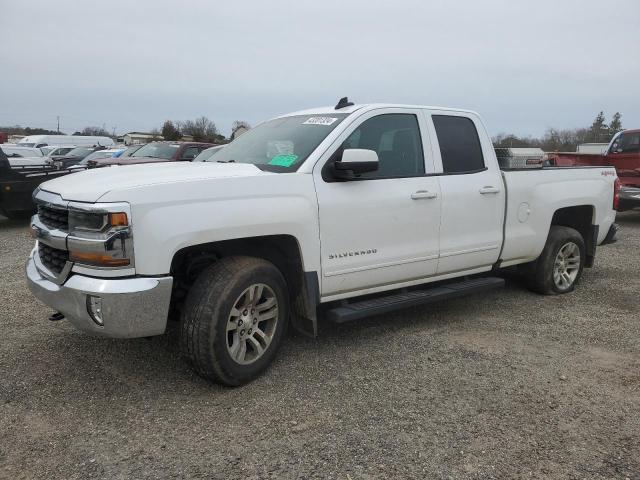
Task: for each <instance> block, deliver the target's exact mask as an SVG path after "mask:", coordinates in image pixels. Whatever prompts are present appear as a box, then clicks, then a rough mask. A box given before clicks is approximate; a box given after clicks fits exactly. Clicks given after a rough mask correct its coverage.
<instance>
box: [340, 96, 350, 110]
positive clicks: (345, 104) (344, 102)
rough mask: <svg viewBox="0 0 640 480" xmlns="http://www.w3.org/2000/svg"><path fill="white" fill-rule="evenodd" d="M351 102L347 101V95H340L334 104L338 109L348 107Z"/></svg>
mask: <svg viewBox="0 0 640 480" xmlns="http://www.w3.org/2000/svg"><path fill="white" fill-rule="evenodd" d="M353 104H354V103H353V102H350V101H349V97H342V98H341V99H340V101H339V102H338V104H337V105H336V110H340V109H341V108H345V107H350V106H351V105H353Z"/></svg>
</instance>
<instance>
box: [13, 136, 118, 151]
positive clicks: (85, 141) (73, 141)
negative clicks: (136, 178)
mask: <svg viewBox="0 0 640 480" xmlns="http://www.w3.org/2000/svg"><path fill="white" fill-rule="evenodd" d="M18 145H20V146H23V147H38V148H39V147H46V146H47V145H56V146H59V147H63V146H66V145H73V146H75V147H80V146H93V145H101V146H103V147H111V146H113V145H114V142H113V139H111V138H109V137H99V136H86V135H29V136H27V137H24V138H22V139H21V140H20V141H19V142H18Z"/></svg>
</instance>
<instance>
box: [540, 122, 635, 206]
mask: <svg viewBox="0 0 640 480" xmlns="http://www.w3.org/2000/svg"><path fill="white" fill-rule="evenodd" d="M547 159H548V161H549V163H550V164H552V165H558V166H573V165H579V166H600V165H605V166H611V167H615V169H616V172H617V174H618V178H619V179H620V201H619V205H618V210H619V211H624V210H630V209H632V208H640V129H639V130H623V131H622V132H618V133H617V134H616V135H615V136H614V137H613V138H612V139H611V141H610V142H609V145H608V147H607V149H606V150H605V153H604V155H600V154H589V153H576V152H554V153H549V154H548V155H547Z"/></svg>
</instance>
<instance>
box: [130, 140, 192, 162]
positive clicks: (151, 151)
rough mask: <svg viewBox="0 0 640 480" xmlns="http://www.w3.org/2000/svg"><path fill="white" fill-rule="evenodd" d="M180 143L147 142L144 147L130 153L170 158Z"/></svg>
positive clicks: (133, 155)
mask: <svg viewBox="0 0 640 480" xmlns="http://www.w3.org/2000/svg"><path fill="white" fill-rule="evenodd" d="M179 147H180V145H171V144H169V143H147V144H146V145H145V146H144V147H140V149H139V150H137V151H135V152H133V153H132V154H131V156H132V157H151V158H164V159H165V160H170V159H172V158H173V157H174V156H175V154H176V151H177V150H178V148H179Z"/></svg>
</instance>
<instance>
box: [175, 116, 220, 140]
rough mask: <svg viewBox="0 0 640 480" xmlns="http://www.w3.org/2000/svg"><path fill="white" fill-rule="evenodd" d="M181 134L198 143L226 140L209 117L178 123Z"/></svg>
mask: <svg viewBox="0 0 640 480" xmlns="http://www.w3.org/2000/svg"><path fill="white" fill-rule="evenodd" d="M176 123H178V127H179V130H180V132H181V133H182V134H183V135H190V136H192V137H193V139H194V141H196V142H211V143H216V142H219V141H220V140H222V139H224V137H223V136H222V135H220V134H219V133H218V129H217V128H216V124H215V123H213V122H212V121H211V120H209V119H208V118H207V117H204V116H202V117H200V118H196V119H195V120H187V121H186V122H176Z"/></svg>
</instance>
